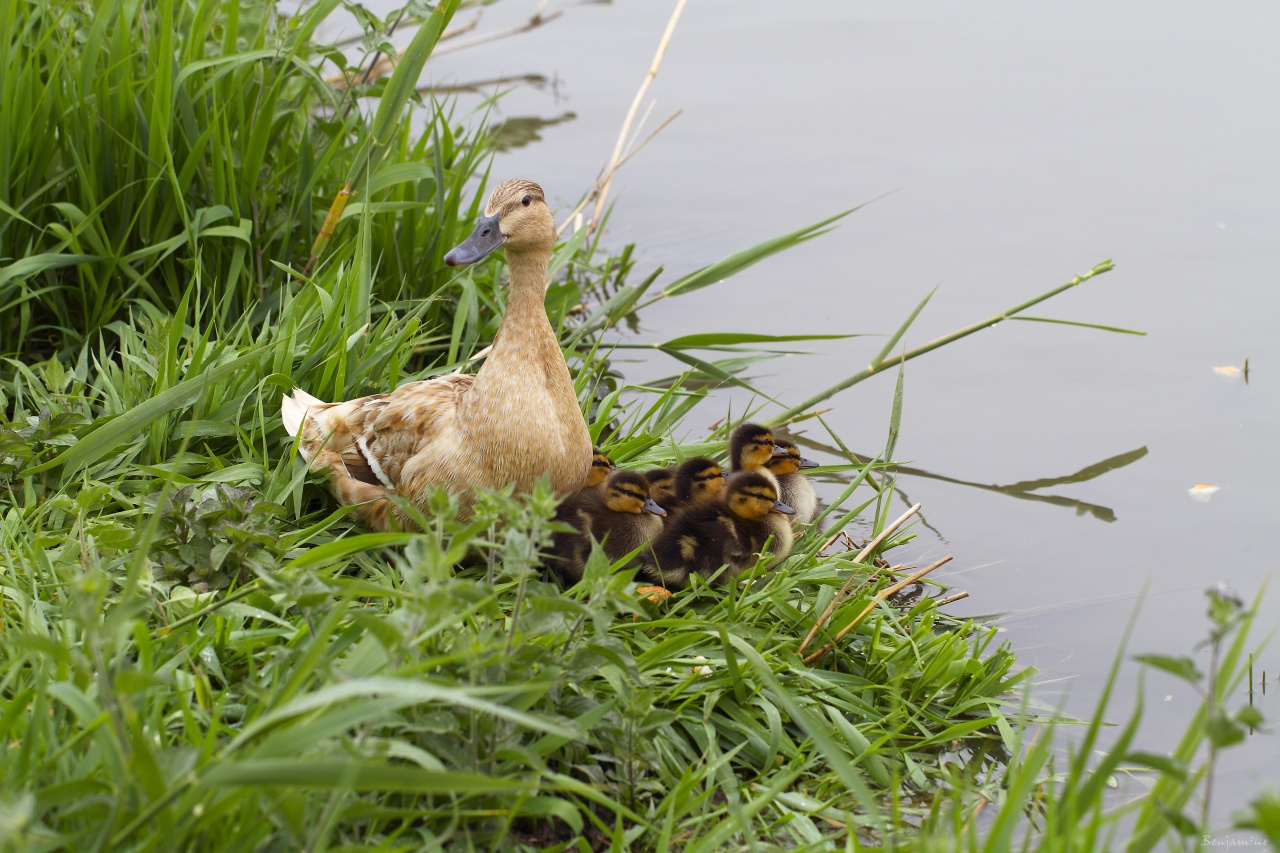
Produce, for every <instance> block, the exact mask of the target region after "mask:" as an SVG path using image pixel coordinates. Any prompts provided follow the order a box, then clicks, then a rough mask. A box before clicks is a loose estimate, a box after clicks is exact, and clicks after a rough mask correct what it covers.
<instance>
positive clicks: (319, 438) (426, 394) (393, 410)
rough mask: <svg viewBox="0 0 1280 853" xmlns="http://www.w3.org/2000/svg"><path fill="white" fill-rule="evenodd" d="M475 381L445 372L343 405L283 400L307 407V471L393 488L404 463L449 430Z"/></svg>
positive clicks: (301, 445)
mask: <svg viewBox="0 0 1280 853" xmlns="http://www.w3.org/2000/svg"><path fill="white" fill-rule="evenodd" d="M474 381H475V377H474V376H473V375H471V374H449V375H447V376H437V377H434V378H432V379H424V380H420V381H417V382H408V383H405V384H404V385H401V386H400V387H399V388H397V389H396V390H394V391H391V392H390V393H387V394H372V395H370V396H368V397H360V398H358V399H355V400H347V401H345V402H342V403H320V402H319V401H316V400H315V398H314V397H311V396H310V395H308V394H306V393H305V392H299V391H295V392H294V394H293V395H292V397H291V398H286V400H289V406H292V407H293V408H295V409H296V407H298V406H300V405H303V406H305V407H306V415H305V418H304V419H303V421H302V423H301V426H300V429H301V431H302V437H301V440H300V442H299V450H300V451H301V453H302V455H303V456H304V457H305V458H307V459H309V460H310V461H311V467H313V468H316V469H322V468H329V469H331V473H332V475H333V476H335V477H349V478H351V479H353V480H355V481H358V482H361V483H366V484H369V485H372V486H381V487H383V488H385V489H387V490H395V489H396V488H397V487H398V484H399V482H400V472H401V469H402V468H403V467H404V464H405V463H406V462H407V461H408V460H409V459H410V458H412V457H413V456H414V454H416V453H418V452H419V451H421V450H422V449H423V448H424V447H426V446H427V445H429V444H431V442H433V441H436V440H438V439H440V438H441V437H442V436H443V435H445V434H446V433H450V432H451V430H452V427H453V421H454V417H455V416H456V414H457V411H458V404H459V402H461V400H462V398H463V396H465V395H466V393H467V391H468V390H470V388H471V385H472V383H473V382H474ZM300 395H301V397H302V398H303V399H301V400H300V399H299V397H300ZM312 401H315V402H312ZM289 406H286V405H282V411H286V412H287V409H288V407H289ZM288 423H289V417H288V416H287V415H286V426H287V425H288ZM295 434H296V433H295Z"/></svg>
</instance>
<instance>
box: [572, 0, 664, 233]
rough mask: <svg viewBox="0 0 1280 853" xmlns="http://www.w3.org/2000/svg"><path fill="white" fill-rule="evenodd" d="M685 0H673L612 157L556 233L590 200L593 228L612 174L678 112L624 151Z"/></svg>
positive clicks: (605, 197) (590, 225) (597, 220)
mask: <svg viewBox="0 0 1280 853" xmlns="http://www.w3.org/2000/svg"><path fill="white" fill-rule="evenodd" d="M686 2H687V0H677V2H676V8H675V9H674V10H673V11H672V12H671V18H670V19H669V20H668V21H667V29H666V31H664V32H663V34H662V40H661V41H659V42H658V49H657V51H656V52H655V53H654V55H653V61H652V62H650V63H649V70H648V72H646V74H645V76H644V80H643V81H641V83H640V88H639V89H638V90H637V91H636V95H635V97H634V98H632V99H631V108H630V109H629V110H627V117H626V118H625V119H624V120H623V122H622V128H621V130H619V131H618V141H617V142H615V143H614V146H613V156H611V157H610V158H609V162H608V163H606V164H605V166H604V168H603V169H601V170H600V174H599V176H598V177H597V178H596V182H595V184H594V185H593V186H592V187H591V192H589V193H587V195H586V197H585V198H583V199H582V201H580V202H578V206H577V207H575V208H574V209H573V211H572V212H571V213H570V214H569V215H568V216H566V217H565V219H564V222H562V223H561V224H560V227H559V228H557V229H556V233H557V234H563V233H564V231H565V229H566V228H568V227H569V224H570V223H571V222H573V221H574V220H575V219H576V218H577V216H578V214H580V213H581V212H582V211H583V209H585V208H586V206H587V205H588V204H591V203H592V202H593V201H594V202H595V207H593V208H592V213H591V219H590V220H589V221H588V222H587V228H589V229H591V230H592V231H594V230H595V229H596V227H597V226H598V225H599V224H600V216H601V214H602V213H603V212H604V205H605V201H606V200H607V199H608V197H609V187H610V185H611V184H612V182H613V175H614V173H615V172H617V171H618V169H619V168H621V166H622V164H623V163H625V162H627V160H629V159H631V156H632V155H633V154H635V153H636V152H637V151H639V150H640V149H641V148H643V147H644V146H645V145H647V144H648V142H649V140H650V139H653V137H654V136H655V135H656V134H657V133H658V132H659V131H661V130H662V129H663V128H664V127H666V126H667V125H669V124H671V122H672V121H673V120H674V119H675V117H676V116H678V115H680V113H679V112H676V113H675V115H672V116H671V118H669V119H667V120H666V121H664V122H663V123H662V124H660V125H659V126H658V129H657V130H655V131H654V132H653V133H651V134H649V135H648V136H647V137H645V140H644V141H643V142H641V143H640V144H639V145H636V146H634V147H633V148H631V150H630V151H627V150H626V145H627V137H628V136H630V135H631V125H632V124H634V123H635V120H636V113H637V112H639V110H640V104H641V103H642V102H643V101H644V96H645V94H646V93H647V92H648V91H649V86H650V84H652V83H653V80H654V78H655V77H657V76H658V69H659V68H660V67H661V66H662V58H663V56H664V55H665V54H666V52H667V45H669V44H670V43H671V36H672V35H673V34H674V33H675V31H676V23H677V22H678V21H679V20H680V13H681V12H683V11H684V5H685V3H686ZM636 133H637V134H638V133H639V129H637V131H636ZM624 152H625V153H624ZM588 233H590V232H588Z"/></svg>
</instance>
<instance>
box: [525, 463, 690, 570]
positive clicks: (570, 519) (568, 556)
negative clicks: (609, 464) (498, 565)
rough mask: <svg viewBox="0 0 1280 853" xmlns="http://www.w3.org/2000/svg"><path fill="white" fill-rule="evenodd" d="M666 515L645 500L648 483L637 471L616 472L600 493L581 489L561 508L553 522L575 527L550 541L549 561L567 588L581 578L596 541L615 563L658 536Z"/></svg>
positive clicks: (647, 493) (594, 490)
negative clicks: (592, 544) (592, 542)
mask: <svg viewBox="0 0 1280 853" xmlns="http://www.w3.org/2000/svg"><path fill="white" fill-rule="evenodd" d="M666 514H667V513H666V511H665V510H664V509H663V508H662V507H660V506H658V505H657V504H656V503H654V502H653V499H652V498H650V497H649V481H648V480H646V479H645V478H644V475H643V474H640V473H639V472H636V471H614V472H613V473H612V474H610V475H609V479H608V480H606V481H605V484H604V489H603V490H597V489H583V490H582V491H580V492H578V494H576V495H574V496H573V497H571V498H569V499H568V500H567V501H565V502H563V503H562V504H560V507H559V508H558V509H557V510H556V516H555V517H556V521H563V522H565V523H566V524H571V525H573V526H574V527H575V528H576V529H575V530H574V532H572V533H568V532H566V533H557V534H555V535H554V537H552V545H551V554H550V556H549V558H548V563H549V564H550V565H551V566H552V567H553V568H554V569H555V570H556V572H557V573H558V574H559V575H560V578H561V579H562V580H563V581H564V583H565V585H566V586H573V585H574V584H575V583H577V582H578V581H580V580H582V574H583V572H584V571H585V569H586V564H587V556H588V555H589V554H590V553H591V540H592V538H594V539H595V540H596V541H597V542H599V543H600V545H601V547H603V548H604V553H605V555H606V556H607V557H608V558H609V559H610V561H613V562H616V561H618V560H620V559H622V558H623V557H625V556H626V555H627V554H630V553H631V552H632V551H634V550H635V549H636V548H639V547H641V546H642V545H645V544H647V543H649V542H651V541H652V540H653V539H654V537H656V536H657V535H658V534H659V533H661V532H662V516H664V515H666Z"/></svg>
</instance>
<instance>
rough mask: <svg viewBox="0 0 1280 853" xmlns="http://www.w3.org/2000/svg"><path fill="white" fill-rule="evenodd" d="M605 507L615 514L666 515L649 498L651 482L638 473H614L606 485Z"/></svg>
mask: <svg viewBox="0 0 1280 853" xmlns="http://www.w3.org/2000/svg"><path fill="white" fill-rule="evenodd" d="M604 505H605V506H607V507H608V508H609V509H610V510H612V511H613V512H630V513H637V514H638V513H641V512H651V513H653V514H654V515H666V514H667V511H666V510H665V509H663V508H662V507H660V506H658V505H657V504H656V503H654V502H653V498H651V497H649V481H648V480H646V479H645V478H644V475H643V474H641V473H640V472H638V471H614V472H613V473H612V474H610V475H609V479H608V480H606V481H605V484H604Z"/></svg>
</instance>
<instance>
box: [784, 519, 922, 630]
mask: <svg viewBox="0 0 1280 853" xmlns="http://www.w3.org/2000/svg"><path fill="white" fill-rule="evenodd" d="M919 511H920V504H916V505H915V506H913V507H911V509H909V510H907V511H906V512H904V513H903V514H902V515H900V516H898V517H897V519H895V520H894V522H893V523H892V524H890V525H889V526H888V527H886V528H885V529H884V530H881V531H880V535H879V536H877V537H876V538H875V539H872V540H871V541H870V542H868V543H867V546H866V547H865V548H863V549H862V550H861V551H859V552H858V556H856V557H854V558H853V561H854V562H855V563H861V562H862V561H863V560H864V559H866V556H867V555H868V554H870V553H871V552H872V551H874V550H875V549H876V548H877V547H878V546H879V545H880V543H881V542H883V541H884V540H885V537H887V536H889V534H891V533H893V531H895V530H897V529H898V528H899V527H900V526H902V523H903V522H905V521H906V520H907V519H908V518H910V517H911V516H913V515H915V514H916V513H917V512H919ZM838 535H839V534H837V536H838ZM834 541H835V539H834V538H833V539H832V540H831V542H834ZM831 542H828V543H827V545H830V544H831ZM827 545H823V546H822V547H823V548H826V547H827ZM819 550H821V549H819ZM856 579H857V575H853V574H851V575H849V579H848V580H847V581H845V582H844V586H842V587H840V591H839V592H837V593H836V597H835V598H833V599H831V603H830V604H828V605H827V609H826V610H824V611H822V615H821V616H819V617H818V621H816V622H814V623H813V627H812V628H810V629H809V633H808V634H806V635H805V638H804V642H802V643H801V644H800V648H798V649H796V654H798V655H802V654H804V650H805V649H806V648H808V646H809V644H810V643H812V642H813V638H814V637H816V636H817V635H818V632H819V631H821V630H822V628H823V626H824V625H826V624H827V620H828V619H830V618H831V614H832V613H835V612H836V608H837V607H839V606H840V601H841V600H842V599H843V598H844V596H845V594H846V593H847V592H848V591H849V588H850V587H852V586H853V582H854V581H855V580H856Z"/></svg>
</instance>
